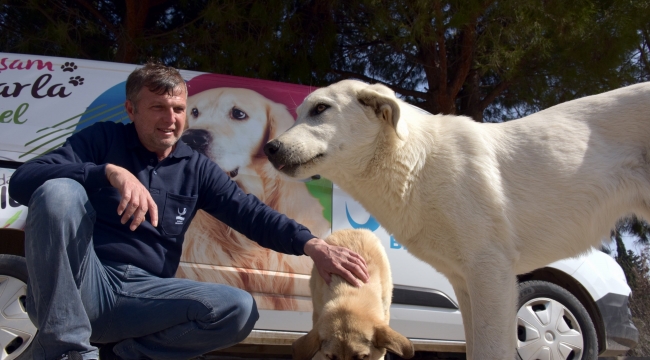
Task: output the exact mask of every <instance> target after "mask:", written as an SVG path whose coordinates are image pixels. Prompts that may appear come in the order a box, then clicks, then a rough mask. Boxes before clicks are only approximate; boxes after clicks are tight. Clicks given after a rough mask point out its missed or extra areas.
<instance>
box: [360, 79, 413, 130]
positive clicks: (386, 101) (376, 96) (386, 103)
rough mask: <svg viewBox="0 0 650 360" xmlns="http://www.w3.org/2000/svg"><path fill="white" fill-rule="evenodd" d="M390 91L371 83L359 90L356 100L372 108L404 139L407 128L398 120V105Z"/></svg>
mask: <svg viewBox="0 0 650 360" xmlns="http://www.w3.org/2000/svg"><path fill="white" fill-rule="evenodd" d="M391 93H392V91H390V89H388V88H387V87H385V86H383V85H371V86H368V87H367V88H364V89H362V90H360V91H359V93H358V94H357V100H359V102H360V103H361V104H362V105H365V106H368V107H370V108H372V109H373V110H374V112H375V114H377V117H378V118H380V119H382V120H384V121H386V122H387V123H388V124H389V125H391V126H392V127H393V129H395V133H397V137H398V138H399V139H400V140H406V137H407V136H408V128H407V126H406V123H405V122H404V121H399V119H400V118H399V117H400V110H399V105H398V104H397V101H395V96H394V95H392V94H391Z"/></svg>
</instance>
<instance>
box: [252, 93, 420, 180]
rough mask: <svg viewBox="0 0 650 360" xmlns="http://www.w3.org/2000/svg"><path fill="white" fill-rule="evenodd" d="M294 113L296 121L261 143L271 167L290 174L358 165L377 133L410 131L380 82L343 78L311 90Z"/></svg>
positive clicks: (400, 136)
mask: <svg viewBox="0 0 650 360" xmlns="http://www.w3.org/2000/svg"><path fill="white" fill-rule="evenodd" d="M297 113H298V118H297V120H296V123H295V124H294V125H293V126H292V127H291V128H290V129H289V130H288V131H286V132H285V133H283V134H281V135H280V136H278V138H277V139H275V140H273V141H270V142H269V143H268V144H266V146H265V147H264V152H265V153H266V155H267V156H268V158H269V160H270V161H271V163H273V166H275V168H276V169H278V170H280V171H282V172H283V173H285V174H287V175H289V176H292V177H297V178H307V177H310V176H313V175H316V174H321V175H324V176H325V177H328V178H331V177H330V176H332V175H333V174H336V173H337V172H340V171H349V170H352V169H355V168H356V169H358V168H359V167H360V165H361V164H360V163H359V162H360V161H368V160H369V159H370V158H371V157H372V155H373V154H374V152H375V149H376V147H377V146H378V141H377V139H378V138H379V137H380V135H383V136H384V137H385V138H388V139H387V141H399V140H405V139H406V137H407V136H408V129H407V128H406V124H405V123H404V122H403V121H399V119H400V106H399V101H398V99H397V98H396V97H395V94H394V92H393V91H392V90H390V89H389V88H387V87H385V86H383V85H377V84H376V85H369V84H366V83H363V82H360V81H354V80H344V81H341V82H338V83H336V84H333V85H330V86H328V87H326V88H322V89H318V90H316V91H314V92H313V93H311V94H310V95H309V96H307V97H306V98H305V100H304V101H303V103H302V104H301V105H300V106H299V107H298V109H297Z"/></svg>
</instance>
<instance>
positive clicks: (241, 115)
mask: <svg viewBox="0 0 650 360" xmlns="http://www.w3.org/2000/svg"><path fill="white" fill-rule="evenodd" d="M230 116H232V118H233V119H235V120H246V119H247V118H248V114H246V113H245V112H243V111H241V110H239V109H237V108H236V107H234V108H232V110H231V111H230Z"/></svg>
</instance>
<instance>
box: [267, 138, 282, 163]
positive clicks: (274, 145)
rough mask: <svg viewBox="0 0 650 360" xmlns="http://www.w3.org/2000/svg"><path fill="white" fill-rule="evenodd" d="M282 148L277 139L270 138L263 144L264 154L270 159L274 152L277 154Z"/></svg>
mask: <svg viewBox="0 0 650 360" xmlns="http://www.w3.org/2000/svg"><path fill="white" fill-rule="evenodd" d="M281 148H282V143H281V142H280V141H278V139H275V140H271V141H269V142H268V143H266V145H264V154H266V156H267V157H268V158H269V159H271V158H272V157H273V156H275V154H277V153H278V152H279V151H280V149H281Z"/></svg>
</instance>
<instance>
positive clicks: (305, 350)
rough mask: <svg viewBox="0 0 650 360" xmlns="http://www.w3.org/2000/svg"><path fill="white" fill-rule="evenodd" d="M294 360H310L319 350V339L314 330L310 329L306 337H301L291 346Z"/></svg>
mask: <svg viewBox="0 0 650 360" xmlns="http://www.w3.org/2000/svg"><path fill="white" fill-rule="evenodd" d="M291 349H292V356H293V359H294V360H311V358H313V357H314V355H315V354H316V352H317V351H318V350H319V349H320V339H319V338H318V333H317V332H316V329H312V330H311V331H310V332H308V333H307V335H304V336H301V337H299V338H298V339H296V341H294V342H293V344H291Z"/></svg>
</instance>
